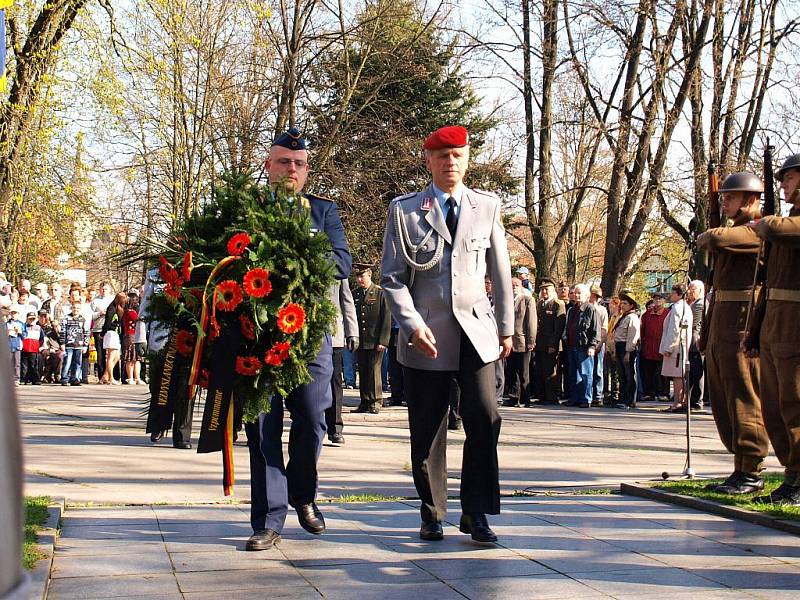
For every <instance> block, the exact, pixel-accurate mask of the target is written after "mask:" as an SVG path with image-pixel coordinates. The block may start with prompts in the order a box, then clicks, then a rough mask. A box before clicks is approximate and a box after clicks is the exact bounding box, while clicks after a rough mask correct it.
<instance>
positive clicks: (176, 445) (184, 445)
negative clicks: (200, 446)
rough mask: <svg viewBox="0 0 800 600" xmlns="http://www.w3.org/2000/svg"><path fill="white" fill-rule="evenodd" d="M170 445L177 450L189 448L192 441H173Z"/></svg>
mask: <svg viewBox="0 0 800 600" xmlns="http://www.w3.org/2000/svg"><path fill="white" fill-rule="evenodd" d="M172 447H173V448H177V449H178V450H191V449H192V442H173V443H172Z"/></svg>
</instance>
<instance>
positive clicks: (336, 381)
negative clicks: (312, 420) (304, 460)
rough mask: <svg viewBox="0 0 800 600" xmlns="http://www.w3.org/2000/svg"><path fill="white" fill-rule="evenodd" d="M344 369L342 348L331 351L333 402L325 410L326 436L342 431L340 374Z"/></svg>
mask: <svg viewBox="0 0 800 600" xmlns="http://www.w3.org/2000/svg"><path fill="white" fill-rule="evenodd" d="M343 369H344V348H334V349H333V375H332V376H331V398H332V400H333V402H332V403H331V405H330V406H329V407H328V408H327V409H326V410H325V423H326V424H327V426H328V435H336V434H341V433H342V431H343V430H344V421H343V420H342V383H343V381H342V372H343Z"/></svg>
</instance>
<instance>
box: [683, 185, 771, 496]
mask: <svg viewBox="0 0 800 600" xmlns="http://www.w3.org/2000/svg"><path fill="white" fill-rule="evenodd" d="M763 190H764V185H763V184H762V183H761V180H760V179H759V178H758V177H757V176H755V175H753V174H752V173H732V174H731V175H728V177H726V178H725V181H723V182H722V186H721V187H720V190H719V191H720V204H721V206H722V211H723V213H724V215H725V217H726V218H727V219H732V221H733V224H732V226H731V227H717V228H715V229H710V230H708V231H706V232H705V233H703V234H701V235H700V236H699V237H698V239H697V245H698V247H699V248H701V249H707V250H709V251H710V252H713V254H714V281H713V285H714V295H713V298H714V300H713V301H714V307H713V310H712V312H711V314H710V317H709V319H708V320H707V321H706V324H705V328H704V329H702V330H701V332H700V339H699V340H698V342H697V347H698V349H699V350H702V351H705V350H708V352H707V353H706V368H707V370H708V389H709V393H710V395H711V406H712V412H713V414H714V421H715V422H716V424H717V430H718V431H719V437H720V439H721V440H722V443H723V444H724V445H725V448H727V449H728V452H730V453H731V454H733V456H734V467H733V469H734V470H733V473H732V474H731V475H730V477H728V479H727V480H726V481H725V482H724V483H722V484H721V485H718V486H715V487H714V490H715V491H717V492H720V493H723V494H747V493H751V492H755V491H758V490H760V489H763V487H764V480H763V479H762V478H761V471H762V469H763V463H764V459H765V458H766V456H767V452H768V451H769V441H768V439H767V432H766V429H765V427H764V418H763V416H762V414H761V399H760V397H759V364H758V359H757V358H748V357H747V356H746V355H745V354H744V353H742V352H740V350H739V341H740V339H741V335H742V333H743V332H744V328H745V320H746V318H747V309H746V307H747V304H748V302H749V300H750V294H751V289H752V284H753V272H754V270H755V268H756V261H757V260H758V249H759V246H760V244H759V241H758V237H757V236H756V235H755V233H753V231H752V230H751V229H750V228H749V227H747V226H746V225H747V223H748V222H749V221H750V220H751V219H754V218H757V217H758V216H759V212H758V211H759V199H760V197H761V192H762V191H763Z"/></svg>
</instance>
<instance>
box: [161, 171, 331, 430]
mask: <svg viewBox="0 0 800 600" xmlns="http://www.w3.org/2000/svg"><path fill="white" fill-rule="evenodd" d="M222 182H223V183H222V185H220V186H218V187H217V188H216V190H215V194H214V199H213V201H212V202H209V203H208V204H206V205H205V206H203V207H202V209H201V210H200V212H199V213H198V214H196V215H193V216H191V217H190V218H188V219H186V220H185V221H184V222H182V223H181V224H180V225H179V226H178V227H177V228H176V230H175V235H174V236H173V238H172V239H171V240H170V242H169V243H168V244H166V245H162V246H161V247H160V252H159V254H155V255H154V254H152V253H151V259H152V260H153V261H154V262H156V263H157V262H159V261H160V262H161V266H162V269H161V273H162V279H164V276H165V274H166V275H167V277H166V279H171V278H174V277H181V281H180V286H179V288H178V289H176V286H172V290H173V292H172V294H169V293H167V290H169V289H170V285H169V282H166V283H167V288H166V290H162V291H160V292H159V293H157V294H156V295H155V296H154V298H153V302H152V303H151V305H150V310H149V311H148V315H146V316H145V318H146V319H149V320H156V321H160V322H162V323H164V324H166V325H168V326H169V327H170V328H172V329H173V335H175V334H176V333H180V332H182V331H183V332H190V333H193V334H194V335H195V336H197V337H202V336H203V335H204V328H203V324H202V322H201V316H202V309H203V302H202V300H201V298H203V297H204V296H203V294H204V292H205V299H206V302H207V303H208V307H209V308H208V309H207V310H208V312H209V314H210V315H211V316H215V317H216V323H217V324H218V326H219V328H220V329H221V328H225V327H236V328H239V327H241V320H240V319H242V318H247V319H251V320H252V323H253V325H254V329H255V339H253V340H248V339H245V338H244V337H241V344H240V346H239V352H238V356H239V357H242V358H245V357H254V358H256V359H257V360H258V361H259V362H260V363H261V367H260V369H259V370H258V372H257V373H253V374H249V375H246V374H242V373H241V372H239V371H238V370H237V376H236V383H235V390H236V399H237V402H242V403H243V418H244V420H245V421H248V422H251V421H254V420H255V419H257V417H258V414H259V413H260V412H262V411H264V412H267V411H269V407H270V401H271V398H272V396H273V395H274V394H279V395H280V396H283V397H285V396H286V395H288V394H289V392H291V391H292V390H293V389H294V388H296V387H297V386H299V385H302V384H305V383H308V382H309V381H311V375H310V374H309V371H308V366H307V365H308V363H309V362H310V361H312V360H313V359H314V358H315V357H316V356H317V354H318V352H319V349H320V347H321V344H322V340H323V337H324V335H325V334H326V332H330V331H332V327H333V324H334V320H335V315H336V312H335V309H334V306H333V304H332V303H331V302H330V300H329V290H330V287H331V285H332V284H333V282H334V264H333V261H332V259H331V256H332V252H331V245H330V242H329V241H328V238H327V236H326V235H324V234H322V233H314V232H312V222H311V215H310V212H309V210H308V208H307V205H306V206H304V200H303V198H302V196H299V195H295V194H293V193H291V192H288V191H287V190H286V189H285V188H283V187H282V186H276V187H275V188H274V189H273V188H270V187H266V186H261V185H258V184H257V183H255V182H254V180H253V178H252V175H251V174H244V175H223V176H222ZM241 233H246V234H247V235H248V236H249V238H250V243H249V244H248V245H247V247H246V249H244V251H243V252H242V254H241V255H240V256H239V258H238V259H233V260H231V259H227V261H229V264H227V265H226V266H224V267H222V268H220V269H218V272H216V273H214V270H215V268H217V266H218V265H220V262H221V261H223V260H226V257H229V256H230V255H231V254H230V253H229V251H228V243H229V241H230V240H231V238H232V237H233V236H236V235H237V234H241ZM189 252H191V255H188V253H189ZM161 257H163V259H162V258H161ZM189 257H191V260H190V261H189V260H188V259H189ZM165 261H166V263H168V264H167V265H165V264H164V262H165ZM189 262H191V263H192V268H191V270H190V271H188V269H186V270H184V267H185V266H187V265H188V263H189ZM252 269H265V270H267V271H269V283H270V284H271V286H272V290H271V292H270V293H269V294H268V295H266V296H265V297H263V298H259V297H252V296H249V295H248V294H247V293H246V292H245V290H244V288H243V286H242V283H243V279H244V277H245V275H246V274H247V273H248V271H251V270H252ZM184 275H189V276H188V277H183V276H184ZM229 280H232V281H235V282H237V284H238V285H239V287H240V288H242V289H241V294H242V297H243V300H242V302H241V303H240V304H239V305H238V306H237V307H236V308H235V310H234V311H222V310H220V308H219V306H220V305H219V304H217V309H216V311H213V310H212V307H213V305H214V303H215V302H217V303H218V302H219V301H221V300H222V297H221V295H220V293H219V291H218V289H217V286H218V285H219V284H220V283H221V282H227V281H229ZM290 304H295V305H299V306H300V307H302V309H303V311H304V313H305V323H304V324H303V326H302V328H300V330H299V331H297V332H296V333H286V332H285V331H283V330H281V328H280V327H279V325H278V314H279V311H280V310H281V309H282V308H284V307H286V306H287V305H290ZM214 313H215V314H214ZM205 329H207V330H208V332H209V333H210V335H209V336H207V337H206V338H205V339H206V343H205V348H204V351H203V360H202V366H203V368H205V369H208V370H209V371H211V370H213V369H214V368H215V365H213V364H210V362H209V358H210V356H211V351H212V349H213V344H214V342H215V339H219V338H218V337H216V336H215V332H214V331H213V330H214V326H213V321H211V319H210V320H209V326H208V327H206V328H205ZM184 335H185V334H184ZM276 343H279V344H280V343H288V344H289V351H288V356H287V357H286V358H285V359H284V360H283V361H282V362H281V363H280V364H279V365H274V364H266V363H265V361H264V359H265V356H266V354H267V352H268V351H269V350H270V349H271V348H273V347H274V345H275V344H276ZM162 360H163V356H162ZM176 412H177V411H176Z"/></svg>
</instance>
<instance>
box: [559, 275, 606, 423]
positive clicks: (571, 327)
mask: <svg viewBox="0 0 800 600" xmlns="http://www.w3.org/2000/svg"><path fill="white" fill-rule="evenodd" d="M573 295H574V298H575V304H574V305H573V306H571V307H570V308H569V310H568V311H567V324H566V327H565V328H564V334H563V340H564V347H565V348H566V350H567V366H568V372H569V378H570V380H571V383H572V398H571V399H570V400H569V401H568V402H566V406H577V407H578V408H589V407H590V406H591V405H592V382H593V378H594V355H595V353H596V352H597V347H598V346H599V345H600V339H601V331H600V323H599V320H598V318H597V311H596V310H595V309H594V308H593V307H592V306H591V305H590V304H589V286H588V285H586V284H585V283H579V284H577V285H576V286H575V287H574V288H573Z"/></svg>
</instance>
